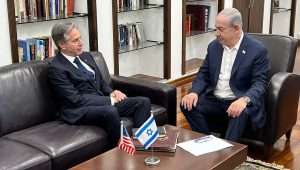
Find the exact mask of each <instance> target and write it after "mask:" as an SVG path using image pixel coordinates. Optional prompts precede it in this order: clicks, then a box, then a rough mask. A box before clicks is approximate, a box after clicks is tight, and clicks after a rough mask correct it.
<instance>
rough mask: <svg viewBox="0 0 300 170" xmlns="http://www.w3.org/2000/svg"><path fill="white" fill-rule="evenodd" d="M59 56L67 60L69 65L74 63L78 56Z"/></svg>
mask: <svg viewBox="0 0 300 170" xmlns="http://www.w3.org/2000/svg"><path fill="white" fill-rule="evenodd" d="M61 54H62V55H63V56H64V57H65V58H66V59H67V60H69V61H70V62H71V63H74V60H75V58H76V57H78V56H76V57H74V56H70V55H67V54H65V53H63V52H61ZM78 58H79V57H78Z"/></svg>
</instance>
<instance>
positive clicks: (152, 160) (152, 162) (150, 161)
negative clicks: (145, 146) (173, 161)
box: [144, 110, 160, 166]
mask: <svg viewBox="0 0 300 170" xmlns="http://www.w3.org/2000/svg"><path fill="white" fill-rule="evenodd" d="M150 114H151V115H153V113H152V110H151V111H150ZM150 147H151V146H150ZM153 153H154V151H153V147H151V156H149V157H147V158H145V160H144V162H145V164H146V165H147V166H156V165H158V164H159V163H160V159H159V157H157V156H154V155H153Z"/></svg>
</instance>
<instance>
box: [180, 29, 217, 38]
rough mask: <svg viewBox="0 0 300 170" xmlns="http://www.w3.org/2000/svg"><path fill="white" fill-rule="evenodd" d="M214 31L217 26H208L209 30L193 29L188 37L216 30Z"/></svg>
mask: <svg viewBox="0 0 300 170" xmlns="http://www.w3.org/2000/svg"><path fill="white" fill-rule="evenodd" d="M214 31H216V29H215V28H208V30H207V31H191V33H190V35H186V37H193V36H197V35H201V34H206V33H210V32H214Z"/></svg>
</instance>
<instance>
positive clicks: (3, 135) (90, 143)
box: [0, 52, 176, 170]
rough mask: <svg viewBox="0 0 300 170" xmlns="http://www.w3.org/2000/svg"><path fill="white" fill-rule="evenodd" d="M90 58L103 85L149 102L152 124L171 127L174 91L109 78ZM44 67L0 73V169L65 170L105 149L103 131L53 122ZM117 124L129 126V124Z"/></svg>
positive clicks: (101, 62) (23, 65) (35, 63)
mask: <svg viewBox="0 0 300 170" xmlns="http://www.w3.org/2000/svg"><path fill="white" fill-rule="evenodd" d="M92 54H93V56H94V58H95V60H96V63H97V65H98V66H99V69H100V71H101V73H102V75H103V77H104V79H105V80H106V81H107V82H108V83H110V84H111V85H112V86H114V88H117V89H120V90H121V91H124V92H125V93H126V94H127V95H128V96H136V95H139V96H147V97H149V98H150V100H151V102H152V108H151V109H152V112H153V115H154V118H155V120H156V123H157V124H158V125H163V124H172V125H176V88H175V87H174V86H172V85H169V84H162V83H157V82H149V81H141V80H137V79H134V78H125V77H115V76H110V75H109V73H108V69H107V66H106V64H105V61H104V59H103V57H102V54H101V53H99V52H93V53H92ZM49 62H51V61H48V60H46V61H33V62H29V63H20V64H11V65H8V66H4V67H0V169H15V170H19V169H38V170H40V169H41V170H65V169H68V168H70V167H72V166H74V165H76V164H78V163H81V162H82V161H85V160H87V159H90V158H92V157H94V156H96V155H99V154H101V153H103V152H105V151H107V150H108V149H110V148H111V144H110V143H109V141H108V138H107V133H106V132H105V131H104V129H103V128H100V127H96V126H84V125H69V124H66V123H65V122H62V121H61V120H57V119H56V117H55V115H56V114H57V112H58V107H57V104H56V101H55V98H54V97H53V94H52V93H51V90H50V89H51V88H50V87H49V84H48V81H47V71H48V67H49V65H48V63H49ZM122 119H123V120H124V122H125V125H126V126H127V127H131V126H132V124H133V122H132V121H131V118H126V117H122ZM128 129H129V128H128Z"/></svg>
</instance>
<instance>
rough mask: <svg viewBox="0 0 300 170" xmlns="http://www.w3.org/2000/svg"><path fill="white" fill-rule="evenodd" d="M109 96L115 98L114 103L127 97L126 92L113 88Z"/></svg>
mask: <svg viewBox="0 0 300 170" xmlns="http://www.w3.org/2000/svg"><path fill="white" fill-rule="evenodd" d="M110 96H111V97H112V98H113V99H114V100H115V103H119V102H120V101H122V100H124V99H126V98H127V96H126V94H124V93H122V92H121V91H119V90H114V91H113V92H112V93H111V94H110Z"/></svg>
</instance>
